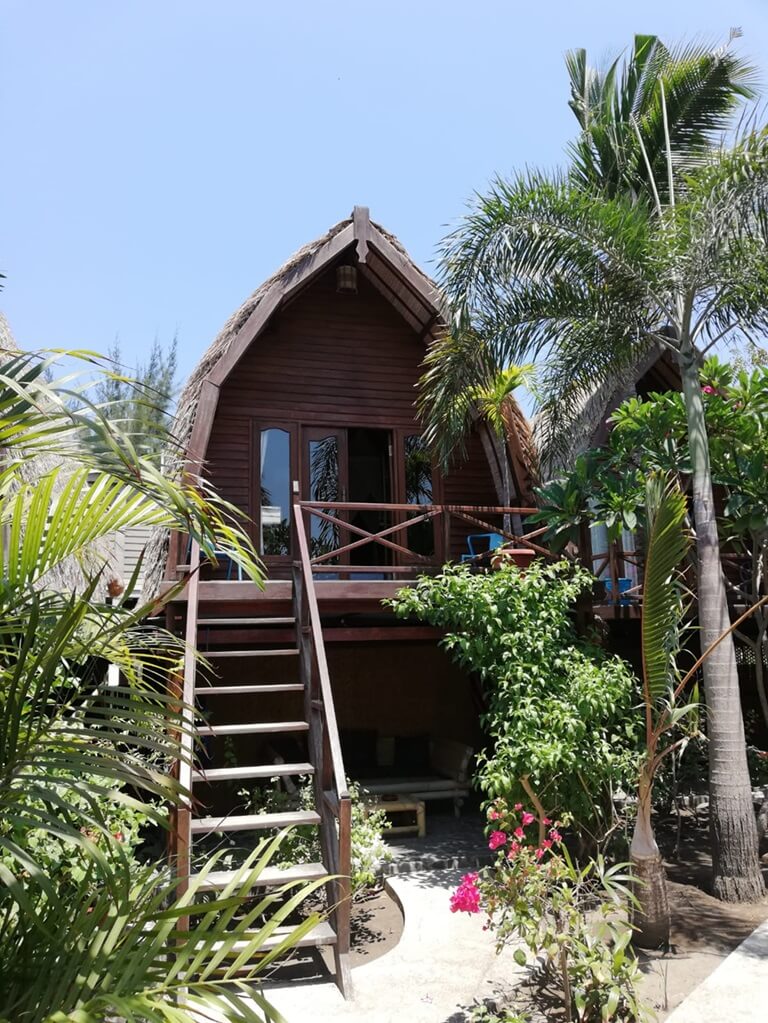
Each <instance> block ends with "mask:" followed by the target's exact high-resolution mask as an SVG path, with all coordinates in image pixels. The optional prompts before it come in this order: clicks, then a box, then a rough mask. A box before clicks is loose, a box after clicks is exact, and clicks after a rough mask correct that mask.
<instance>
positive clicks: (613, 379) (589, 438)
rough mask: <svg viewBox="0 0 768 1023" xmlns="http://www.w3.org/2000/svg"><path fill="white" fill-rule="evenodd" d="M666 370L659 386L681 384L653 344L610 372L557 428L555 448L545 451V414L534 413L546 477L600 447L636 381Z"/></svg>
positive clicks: (633, 391) (634, 390)
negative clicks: (613, 415)
mask: <svg viewBox="0 0 768 1023" xmlns="http://www.w3.org/2000/svg"><path fill="white" fill-rule="evenodd" d="M657 368H658V369H659V370H663V374H664V377H665V378H666V381H659V385H658V386H659V389H661V390H663V389H666V388H667V387H674V386H678V387H679V380H678V382H677V383H675V374H676V372H677V370H676V369H675V368H674V367H671V365H670V362H669V354H668V351H667V349H665V348H663V347H662V346H661V345H660V344H658V343H656V344H652V345H649V347H648V348H647V349H646V350H645V351H644V352H643V353H642V355H640V356H639V357H638V359H637V360H636V361H635V362H634V363H632V365H630V366H624V367H623V368H622V369H620V370H618V369H617V370H616V371H615V372H614V373H612V374H610V375H609V376H608V377H607V378H606V379H605V380H603V381H602V382H601V383H600V384H597V385H596V386H595V387H594V389H593V390H591V391H589V392H588V393H586V394H584V395H583V396H582V399H581V402H580V404H579V406H578V407H577V409H576V410H575V411H574V413H573V414H572V415H571V416H570V417H569V418H568V423H567V428H565V427H564V428H562V429H560V428H559V429H558V432H559V444H558V447H557V450H556V451H553V452H550V453H547V452H545V451H543V449H544V448H545V446H546V444H547V439H548V437H547V434H548V426H549V423H548V422H547V420H546V418H545V417H544V415H543V414H539V415H537V416H534V419H533V437H534V442H535V445H536V450H537V451H538V452H539V454H540V456H544V460H545V464H544V466H543V476H544V478H546V479H552V478H554V477H557V476H558V475H561V474H562V473H564V472H566V471H567V470H568V469H570V468H571V467H572V466H573V464H574V462H575V461H576V459H577V458H578V456H579V455H582V454H584V452H585V451H588V450H589V449H590V448H594V447H599V446H600V445H601V444H602V443H604V441H605V439H606V437H607V436H608V417H609V416H610V414H611V413H612V412H613V411H614V410H615V409H617V408H618V406H619V405H620V404H621V403H622V402H623V401H624V400H625V399H626V398H628V397H630V396H632V395H634V394H636V393H637V383H638V381H639V380H641V378H643V377H645V376H646V374H649V373H653V372H654V371H655V370H657Z"/></svg>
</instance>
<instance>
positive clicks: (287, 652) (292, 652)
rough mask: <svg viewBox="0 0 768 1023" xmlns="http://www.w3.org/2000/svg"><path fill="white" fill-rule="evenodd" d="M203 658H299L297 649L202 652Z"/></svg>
mask: <svg viewBox="0 0 768 1023" xmlns="http://www.w3.org/2000/svg"><path fill="white" fill-rule="evenodd" d="M200 653H201V654H202V655H203V657H207V658H209V659H210V658H211V657H297V656H298V653H299V651H298V650H297V649H296V648H295V647H291V648H290V649H283V650H200Z"/></svg>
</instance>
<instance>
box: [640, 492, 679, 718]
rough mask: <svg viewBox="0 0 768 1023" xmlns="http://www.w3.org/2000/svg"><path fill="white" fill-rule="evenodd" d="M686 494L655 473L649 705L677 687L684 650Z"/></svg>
mask: <svg viewBox="0 0 768 1023" xmlns="http://www.w3.org/2000/svg"><path fill="white" fill-rule="evenodd" d="M686 514H687V508H686V501H685V495H684V494H683V492H682V490H681V489H680V486H679V485H678V484H677V483H676V482H670V481H668V480H666V479H664V478H663V477H662V476H660V475H655V476H653V477H651V479H649V481H648V485H647V489H646V517H647V542H646V554H645V566H644V575H643V615H642V623H641V647H642V654H643V692H644V696H645V702H646V706H647V707H651V706H653V705H654V704H656V703H657V702H658V701H660V700H664V699H665V698H667V697H668V696H669V693H670V690H671V689H673V688H674V686H673V682H674V679H675V674H674V671H675V667H674V657H675V654H676V653H677V652H678V649H679V638H678V637H679V625H680V620H681V600H680V580H679V578H678V576H677V572H678V570H679V568H680V565H681V564H682V562H683V559H684V558H685V555H686V553H687V551H688V547H689V546H690V536H689V534H688V533H687V531H686V530H685V527H684V523H685V517H686Z"/></svg>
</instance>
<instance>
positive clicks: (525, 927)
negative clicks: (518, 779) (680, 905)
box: [451, 799, 647, 1023]
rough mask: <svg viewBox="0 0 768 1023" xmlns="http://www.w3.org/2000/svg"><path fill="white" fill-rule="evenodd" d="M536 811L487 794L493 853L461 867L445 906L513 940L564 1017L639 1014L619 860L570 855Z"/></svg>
mask: <svg viewBox="0 0 768 1023" xmlns="http://www.w3.org/2000/svg"><path fill="white" fill-rule="evenodd" d="M537 812H538V811H537ZM537 812H536V813H534V812H531V811H529V810H526V809H525V808H524V806H523V805H522V804H520V803H518V804H516V805H514V806H510V805H509V804H508V803H507V802H506V801H505V800H503V799H496V800H494V801H493V803H492V804H491V805H490V806H489V808H488V822H489V824H488V826H489V830H490V832H491V833H490V837H489V840H488V845H489V848H490V849H491V850H492V851H493V852H494V853H495V859H494V862H493V864H492V866H490V867H485V868H484V869H483V870H482V871H480V872H479V873H471V874H465V875H464V877H463V878H462V881H461V884H460V885H459V887H458V888H457V889H456V891H455V892H454V894H453V895H452V897H451V911H452V912H454V913H455V912H464V913H479V912H481V911H484V912H485V913H486V914H487V917H488V924H487V927H488V929H489V930H491V931H492V932H493V934H494V935H495V938H496V949H497V951H501V949H502V948H504V946H505V945H508V944H511V943H514V944H515V945H516V946H517V947H516V948H515V952H514V959H515V961H516V962H517V963H518V965H520V966H526V965H529V964H530V965H531V966H532V969H531V973H532V978H535V979H536V980H538V981H539V984H540V985H541V987H542V988H546V989H547V993H548V994H550V995H551V994H552V993H554V995H555V1001H556V1002H557V1003H559V1005H558V1008H560V1007H562V1014H563V1016H564V1018H565V1019H566V1020H573V1021H578V1023H602V1021H604V1020H617V1021H618V1020H622V1021H624V1023H637V1021H639V1020H641V1019H645V1018H646V1015H647V1014H646V1013H645V1011H644V1010H643V1007H642V1005H641V1003H640V1001H639V999H638V997H637V993H636V985H637V983H638V981H639V979H640V969H639V965H638V962H637V957H636V956H635V955H634V953H633V951H632V949H631V947H630V939H631V936H632V930H631V928H630V926H629V924H628V923H627V921H626V917H625V915H624V912H623V911H624V908H625V906H626V904H627V903H628V902H629V903H631V902H632V896H631V893H630V892H629V890H628V887H627V882H628V881H629V876H628V875H627V873H626V869H625V868H626V864H615V865H613V866H611V867H608V866H607V865H606V863H605V861H604V860H603V859H602V858H601V857H597V859H595V860H590V861H589V862H588V863H587V864H585V865H577V864H575V863H574V861H573V860H572V859H571V857H570V855H569V853H568V850H567V849H566V847H565V846H564V845H563V844H562V836H561V835H560V832H559V831H558V830H557V827H556V826H555V827H552V826H551V825H552V822H551V821H550V820H548V819H547V818H545V817H540V816H539V817H537ZM535 832H538V837H536V835H535ZM543 836H548V837H543ZM552 989H554V990H553V991H552ZM548 1009H549V1011H548V1012H547V1018H549V1017H550V1013H551V1007H550V1006H548ZM557 1015H558V1017H559V1016H560V1012H559V1011H558V1012H557ZM480 1018H482V1017H480Z"/></svg>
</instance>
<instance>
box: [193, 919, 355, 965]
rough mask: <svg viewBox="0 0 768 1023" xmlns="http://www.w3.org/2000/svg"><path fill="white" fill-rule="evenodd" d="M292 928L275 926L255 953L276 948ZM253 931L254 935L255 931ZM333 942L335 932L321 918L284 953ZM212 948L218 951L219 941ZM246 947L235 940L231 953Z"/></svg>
mask: <svg viewBox="0 0 768 1023" xmlns="http://www.w3.org/2000/svg"><path fill="white" fill-rule="evenodd" d="M294 930H295V928H294V927H276V928H275V930H274V931H273V932H272V935H271V936H270V937H269V938H267V939H266V940H265V941H263V942H262V944H261V945H260V946H259V949H258V951H257V952H256V955H257V956H258V954H259V952H270V951H271V950H272V949H273V948H277V946H278V945H280V944H282V942H283V941H285V939H286V938H287V937H288V936H289V935H290V934H292V933H293V931H294ZM253 933H254V935H255V933H256V932H255V931H254V932H253ZM335 944H336V932H335V931H334V929H333V928H332V927H331V925H330V924H329V923H328V922H327V921H326V920H321V921H320V923H319V924H315V926H314V927H313V928H312V929H311V930H309V931H307V933H306V934H305V935H304V937H303V938H299V940H298V941H295V942H293V943H292V944H291V948H289V949H286V955H287V954H289V953H290V952H291V950H292V949H294V948H317V947H318V946H319V945H335ZM213 948H214V949H216V950H217V951H218V950H219V949H220V948H221V943H220V942H215V943H214V945H213ZM246 948H248V943H247V942H245V941H236V942H235V943H234V944H233V945H232V949H231V955H233V956H235V955H239V954H240V953H241V952H243V951H244V950H245V949H246Z"/></svg>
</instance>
